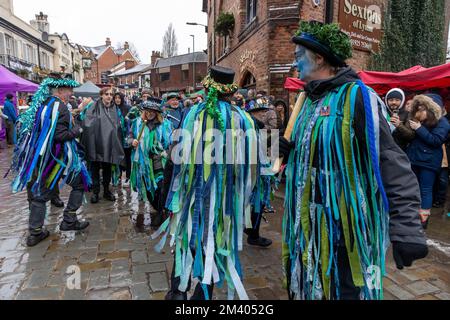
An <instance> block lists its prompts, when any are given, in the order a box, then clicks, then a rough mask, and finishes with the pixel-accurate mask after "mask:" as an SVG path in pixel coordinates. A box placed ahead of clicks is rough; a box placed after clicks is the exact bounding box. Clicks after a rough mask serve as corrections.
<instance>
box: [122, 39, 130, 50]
mask: <svg viewBox="0 0 450 320" xmlns="http://www.w3.org/2000/svg"><path fill="white" fill-rule="evenodd" d="M123 48H124V49H125V50H128V49H130V44H129V43H128V41H125V43H124V44H123Z"/></svg>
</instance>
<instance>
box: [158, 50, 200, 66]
mask: <svg viewBox="0 0 450 320" xmlns="http://www.w3.org/2000/svg"><path fill="white" fill-rule="evenodd" d="M194 55H195V60H194ZM194 61H195V62H208V55H207V54H206V53H204V52H195V53H194V54H192V53H187V54H183V55H180V56H174V57H171V58H160V59H158V61H157V62H156V64H155V66H154V68H166V67H171V66H178V65H180V64H188V63H192V62H194Z"/></svg>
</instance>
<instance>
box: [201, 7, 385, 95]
mask: <svg viewBox="0 0 450 320" xmlns="http://www.w3.org/2000/svg"><path fill="white" fill-rule="evenodd" d="M374 1H383V0H374ZM214 3H215V4H216V7H215V11H214V12H213V10H212V8H213V5H214ZM320 3H321V4H320V6H318V7H314V5H313V2H312V1H310V0H298V1H296V0H266V1H258V11H257V16H258V24H259V27H257V28H256V29H255V30H254V32H251V33H248V32H247V33H246V32H245V29H246V27H247V26H246V21H245V18H246V0H227V1H225V0H210V1H208V24H209V26H210V28H209V34H208V44H209V43H210V42H212V40H213V37H214V22H215V20H216V19H217V17H218V15H219V13H220V12H221V11H225V12H232V13H233V14H234V16H235V19H236V26H235V29H234V32H233V34H232V35H231V39H230V44H229V51H228V53H227V54H225V55H223V54H222V52H223V48H222V47H221V45H220V42H221V38H220V37H218V36H216V37H215V42H216V46H215V50H214V53H213V52H209V55H210V59H209V60H210V61H212V56H213V54H214V55H215V58H216V61H217V64H218V65H221V66H226V67H230V68H232V69H234V70H235V71H236V79H235V81H236V82H237V83H238V84H239V85H242V80H243V78H244V77H245V74H246V72H247V71H249V72H251V73H252V74H253V75H254V76H255V79H256V83H257V90H264V91H268V92H270V94H272V95H274V96H275V97H276V98H282V99H286V100H287V99H288V93H287V92H286V91H285V90H284V81H285V79H286V77H288V76H294V74H292V72H284V73H273V72H272V73H271V72H270V68H271V67H272V69H273V67H274V66H277V65H284V66H286V65H288V64H290V63H292V62H293V60H294V48H295V46H294V44H292V43H291V38H292V36H293V34H294V33H295V31H296V30H297V28H298V22H299V19H302V20H308V21H309V20H318V21H322V22H323V21H325V14H326V1H325V0H323V1H321V2H320ZM296 4H298V9H297V10H296V9H286V7H288V6H295V5H296ZM270 8H283V9H282V10H270ZM291 10H293V12H292V13H291ZM209 13H210V14H209ZM292 15H294V17H292ZM338 15H339V1H334V8H333V21H334V22H338ZM245 35H246V36H245ZM246 53H247V54H246ZM252 53H254V55H255V57H254V59H248V58H247V59H244V60H245V61H242V60H241V58H246V57H248V56H252V55H251V54H252ZM369 59H370V53H368V52H364V51H358V50H354V53H353V58H352V59H350V60H349V61H348V63H349V64H350V66H352V67H353V68H354V69H356V70H357V71H359V70H361V69H365V68H367V65H368V63H369Z"/></svg>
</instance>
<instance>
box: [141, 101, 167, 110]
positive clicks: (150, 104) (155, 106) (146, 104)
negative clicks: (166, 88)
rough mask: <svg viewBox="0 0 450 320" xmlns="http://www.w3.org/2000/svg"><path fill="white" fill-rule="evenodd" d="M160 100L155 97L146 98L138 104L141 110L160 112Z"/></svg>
mask: <svg viewBox="0 0 450 320" xmlns="http://www.w3.org/2000/svg"><path fill="white" fill-rule="evenodd" d="M161 103H162V101H161V100H160V99H157V98H148V99H147V101H143V102H142V103H141V105H140V109H141V110H143V111H156V112H159V113H162V112H163V111H162V108H161Z"/></svg>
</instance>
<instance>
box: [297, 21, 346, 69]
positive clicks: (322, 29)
mask: <svg viewBox="0 0 450 320" xmlns="http://www.w3.org/2000/svg"><path fill="white" fill-rule="evenodd" d="M296 38H297V40H299V42H298V43H299V44H302V43H301V42H302V41H301V40H302V38H305V39H311V42H314V41H316V42H318V44H319V46H320V45H321V46H323V47H324V48H325V49H327V50H328V51H329V52H330V53H331V54H332V55H334V56H335V57H337V58H338V59H339V60H340V61H345V60H347V59H350V58H351V57H352V56H353V48H352V43H351V41H350V38H349V36H348V35H347V34H346V33H344V32H342V31H341V30H340V27H339V24H337V23H332V24H323V23H321V22H318V21H310V22H308V21H301V22H300V26H299V29H298V31H297V32H296V37H294V42H297V41H295V40H296ZM305 41H307V40H305ZM319 53H322V52H319Z"/></svg>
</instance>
